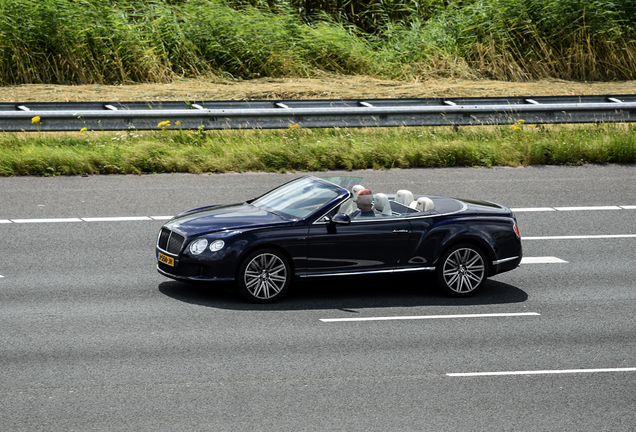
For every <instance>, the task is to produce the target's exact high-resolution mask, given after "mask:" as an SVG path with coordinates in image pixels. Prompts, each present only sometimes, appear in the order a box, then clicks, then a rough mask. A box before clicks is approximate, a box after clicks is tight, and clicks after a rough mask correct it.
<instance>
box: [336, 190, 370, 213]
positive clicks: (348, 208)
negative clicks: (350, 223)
mask: <svg viewBox="0 0 636 432" xmlns="http://www.w3.org/2000/svg"><path fill="white" fill-rule="evenodd" d="M364 189H366V188H365V187H364V186H362V185H355V186H353V187H352V188H351V197H352V198H353V199H351V200H349V201H347V202H345V203H344V204H343V205H342V206H341V207H340V209H339V210H338V213H344V214H351V213H353V212H354V211H356V210H358V206H356V203H355V202H356V200H357V199H358V194H359V193H360V191H362V190H364Z"/></svg>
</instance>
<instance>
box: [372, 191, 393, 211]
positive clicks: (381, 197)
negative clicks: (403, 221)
mask: <svg viewBox="0 0 636 432" xmlns="http://www.w3.org/2000/svg"><path fill="white" fill-rule="evenodd" d="M373 209H374V210H376V211H378V212H380V215H381V216H391V214H392V213H391V203H389V197H387V196H386V194H383V193H378V194H375V196H374V197H373Z"/></svg>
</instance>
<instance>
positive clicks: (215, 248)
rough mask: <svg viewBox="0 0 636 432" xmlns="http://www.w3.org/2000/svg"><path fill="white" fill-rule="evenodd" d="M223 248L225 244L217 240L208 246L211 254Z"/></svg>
mask: <svg viewBox="0 0 636 432" xmlns="http://www.w3.org/2000/svg"><path fill="white" fill-rule="evenodd" d="M223 246H225V242H224V241H223V240H217V241H214V242H212V244H211V245H210V250H211V251H212V252H216V251H220V250H221V249H223Z"/></svg>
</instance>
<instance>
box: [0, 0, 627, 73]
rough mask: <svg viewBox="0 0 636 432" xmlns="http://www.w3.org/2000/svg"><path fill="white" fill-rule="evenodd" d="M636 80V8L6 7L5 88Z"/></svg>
mask: <svg viewBox="0 0 636 432" xmlns="http://www.w3.org/2000/svg"><path fill="white" fill-rule="evenodd" d="M319 71H329V72H336V73H343V74H352V75H356V74H364V75H371V76H376V77H382V78H396V79H414V78H415V79H425V78H428V77H431V76H444V77H448V76H461V77H482V78H483V77H486V78H497V79H505V80H513V81H524V80H531V79H537V78H560V79H573V80H626V79H634V78H635V77H636V72H635V71H636V7H635V6H634V0H489V1H484V0H382V1H375V0H374V1H369V0H355V1H354V0H342V1H341V0H227V1H225V0H111V1H104V0H77V1H73V0H46V1H41V0H0V85H12V84H29V83H53V84H92V83H98V84H120V83H133V82H170V81H171V80H173V79H174V78H175V77H197V76H206V77H207V76H221V77H224V78H226V77H234V78H240V79H250V78H255V77H281V76H288V77H289V76H294V77H299V76H300V77H310V76H312V75H315V74H316V73H317V72H319Z"/></svg>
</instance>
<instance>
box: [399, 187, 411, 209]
mask: <svg viewBox="0 0 636 432" xmlns="http://www.w3.org/2000/svg"><path fill="white" fill-rule="evenodd" d="M395 202H396V203H400V204H404V205H405V206H408V205H409V204H411V203H412V202H413V194H412V193H411V191H408V190H406V189H402V190H399V191H397V194H396V195H395Z"/></svg>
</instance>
